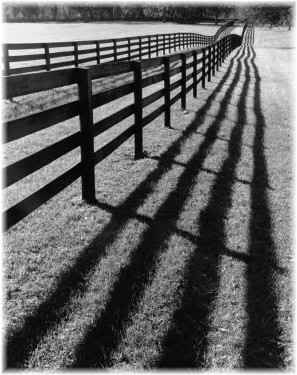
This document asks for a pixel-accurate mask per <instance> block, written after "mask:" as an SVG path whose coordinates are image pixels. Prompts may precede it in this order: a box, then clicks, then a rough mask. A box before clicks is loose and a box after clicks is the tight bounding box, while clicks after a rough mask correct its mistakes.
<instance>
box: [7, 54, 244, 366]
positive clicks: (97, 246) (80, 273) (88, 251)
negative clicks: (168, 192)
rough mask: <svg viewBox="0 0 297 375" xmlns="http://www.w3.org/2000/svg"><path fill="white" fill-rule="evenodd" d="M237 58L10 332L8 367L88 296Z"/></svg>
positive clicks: (18, 362) (24, 358)
mask: <svg viewBox="0 0 297 375" xmlns="http://www.w3.org/2000/svg"><path fill="white" fill-rule="evenodd" d="M238 53H239V51H238V52H237V54H238ZM235 59H236V55H235V56H234V57H233V58H232V59H231V61H230V65H229V68H228V70H227V71H226V73H225V74H224V76H223V78H222V80H221V82H220V83H219V84H218V86H217V87H216V88H215V90H214V91H213V93H212V94H211V95H210V96H209V98H208V100H207V102H206V103H205V105H204V106H203V107H202V108H201V109H200V110H199V111H198V112H197V116H196V117H197V119H198V120H199V121H198V120H196V121H194V122H193V123H191V124H190V125H189V127H188V128H187V129H186V130H185V131H184V132H183V133H182V135H181V137H180V138H179V139H178V140H177V141H175V142H174V143H173V144H172V145H170V146H169V148H168V149H167V150H166V151H165V152H164V153H163V154H162V155H161V159H160V162H159V165H158V167H157V168H156V169H155V170H154V171H152V172H151V173H150V174H149V175H148V176H147V177H146V179H145V180H143V181H142V182H141V183H140V184H139V186H138V187H137V188H136V189H135V190H134V191H133V192H132V193H131V194H130V195H129V197H128V198H127V199H126V200H125V201H124V202H123V203H122V204H121V205H120V206H119V207H118V209H117V214H116V215H113V216H112V218H111V220H110V222H109V223H108V224H107V225H106V226H105V227H104V228H103V230H102V231H101V232H100V233H99V234H98V236H97V237H95V238H94V239H93V241H92V242H91V244H90V245H89V246H88V247H87V248H85V249H84V250H83V251H82V252H81V254H80V255H79V256H78V257H77V259H76V261H75V263H74V264H73V265H72V266H71V267H70V268H69V269H67V270H65V271H64V272H63V273H62V274H61V275H60V277H59V280H58V282H57V286H56V288H55V290H54V291H53V292H52V293H51V294H50V295H49V296H48V298H47V299H46V300H45V301H44V302H43V303H41V304H40V305H39V306H38V308H37V309H36V310H35V311H34V312H33V313H32V314H31V315H30V316H28V317H27V318H25V322H24V324H23V326H22V327H20V328H19V329H17V330H16V331H14V332H8V334H7V338H6V353H5V354H6V358H5V360H6V367H7V368H23V367H24V365H25V362H26V361H27V360H28V358H29V357H30V355H31V353H32V352H33V350H34V349H35V348H36V346H37V344H38V343H39V341H40V340H41V339H42V337H44V336H45V335H46V334H47V333H48V332H49V330H50V329H52V328H54V327H55V326H56V325H57V324H58V323H59V322H60V320H61V319H62V318H63V317H64V316H65V314H66V313H67V305H68V304H69V302H70V300H71V298H73V297H75V296H76V295H78V294H83V293H84V291H85V288H86V285H87V280H88V278H89V277H90V274H91V273H92V271H93V269H94V268H95V267H96V266H97V265H98V263H99V262H100V260H101V259H102V258H103V257H104V256H105V255H106V249H107V248H108V246H110V244H111V243H112V242H114V241H115V239H116V237H117V235H118V234H119V233H120V231H121V230H122V229H123V227H124V225H125V223H126V222H127V221H128V220H129V218H130V217H131V212H134V211H136V209H137V207H139V206H140V205H141V204H142V203H143V202H144V200H145V199H146V198H147V197H148V196H149V194H151V193H152V192H153V187H154V185H156V184H157V182H158V181H159V180H160V179H161V177H162V176H163V175H164V174H165V173H166V172H167V171H168V170H169V169H170V168H171V167H172V164H171V162H170V160H172V159H173V158H174V157H175V156H176V155H178V153H179V152H180V149H181V147H182V144H183V142H185V140H186V139H187V138H188V137H189V136H190V135H191V134H192V133H193V132H195V131H196V130H197V128H198V127H199V124H200V121H202V119H203V116H204V115H205V113H206V112H207V110H208V109H209V108H210V106H211V104H212V101H213V100H214V99H215V97H216V95H217V94H218V93H219V92H220V90H221V89H222V87H223V84H224V82H225V81H226V80H227V79H228V77H229V75H230V74H231V71H232V69H233V65H234V61H235ZM159 241H160V240H159Z"/></svg>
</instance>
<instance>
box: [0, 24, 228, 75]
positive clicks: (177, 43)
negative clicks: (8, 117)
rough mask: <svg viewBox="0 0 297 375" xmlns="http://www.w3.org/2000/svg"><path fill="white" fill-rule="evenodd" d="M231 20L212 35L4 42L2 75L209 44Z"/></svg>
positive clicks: (153, 55) (161, 53) (101, 61)
mask: <svg viewBox="0 0 297 375" xmlns="http://www.w3.org/2000/svg"><path fill="white" fill-rule="evenodd" d="M234 22H235V21H229V22H227V23H225V24H224V25H223V26H221V27H220V28H219V29H218V30H217V32H216V34H215V35H213V36H206V35H201V34H196V33H171V34H154V35H143V36H132V37H123V38H116V39H102V40H89V41H72V42H52V43H8V44H4V46H3V48H4V53H3V56H4V71H5V72H4V74H5V75H12V74H22V73H29V72H37V71H44V70H46V71H50V70H54V69H61V68H67V67H71V66H73V67H74V66H75V67H78V66H84V65H86V64H87V65H94V64H101V63H104V62H110V61H116V62H119V61H126V60H128V61H131V60H135V59H136V60H143V59H144V58H147V59H150V58H152V57H157V56H159V55H165V54H167V53H172V52H176V51H177V50H181V49H187V48H192V47H195V46H196V47H197V46H206V45H209V44H213V43H215V42H216V41H217V40H218V39H219V38H220V37H223V36H225V35H226V33H228V32H230V30H231V29H232V27H234V26H233V25H234ZM61 59H62V60H61Z"/></svg>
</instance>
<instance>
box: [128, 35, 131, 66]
mask: <svg viewBox="0 0 297 375" xmlns="http://www.w3.org/2000/svg"><path fill="white" fill-rule="evenodd" d="M128 60H129V61H130V60H131V40H130V38H128Z"/></svg>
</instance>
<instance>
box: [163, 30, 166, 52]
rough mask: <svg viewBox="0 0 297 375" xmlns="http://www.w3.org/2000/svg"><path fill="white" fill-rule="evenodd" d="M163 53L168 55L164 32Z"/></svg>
mask: <svg viewBox="0 0 297 375" xmlns="http://www.w3.org/2000/svg"><path fill="white" fill-rule="evenodd" d="M163 55H166V49H165V34H163Z"/></svg>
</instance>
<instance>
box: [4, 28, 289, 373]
mask: <svg viewBox="0 0 297 375" xmlns="http://www.w3.org/2000/svg"><path fill="white" fill-rule="evenodd" d="M255 37H256V38H255V45H254V47H245V48H241V49H237V50H236V51H234V52H233V53H232V55H231V56H230V57H229V58H228V59H227V60H226V61H225V62H224V64H223V66H222V67H221V68H220V71H219V72H218V73H217V74H216V76H215V78H214V79H213V80H212V82H211V83H208V84H207V89H206V90H202V89H199V91H198V98H197V99H193V98H191V95H189V97H188V98H189V99H188V105H187V112H186V113H184V112H182V111H181V110H180V108H179V103H177V105H176V106H175V107H174V108H173V110H172V129H166V128H164V126H163V117H162V116H161V117H160V118H158V119H157V120H155V121H154V122H153V123H152V124H151V125H149V126H148V127H147V128H146V129H145V132H144V140H145V151H146V157H145V158H143V159H141V160H138V161H134V160H133V140H130V141H128V142H127V143H125V144H124V145H123V146H121V147H120V148H119V149H118V150H117V151H116V152H114V153H113V154H112V155H111V156H110V157H109V158H108V159H106V160H105V161H104V162H103V163H101V164H99V165H98V167H97V168H96V197H97V204H96V205H93V206H90V205H87V204H85V203H83V202H81V199H80V194H81V191H80V182H79V181H77V182H75V183H74V184H72V185H71V186H69V187H68V188H67V189H65V190H64V191H63V192H61V193H60V194H59V195H57V196H56V197H55V198H53V199H52V200H51V201H50V202H48V204H46V205H44V206H42V207H41V208H40V209H38V210H37V211H35V212H33V213H32V214H31V215H30V216H29V217H27V218H26V219H25V220H23V221H22V222H20V223H19V224H17V225H16V226H15V227H13V228H11V229H10V230H9V232H8V233H7V235H6V238H5V280H6V292H7V298H6V311H5V314H6V323H7V332H8V346H7V359H8V363H9V365H10V366H17V367H27V368H51V369H54V368H65V367H66V368H77V367H94V366H96V367H108V368H113V369H144V368H187V367H191V368H193V367H195V368H225V369H228V368H292V344H291V343H292V337H291V333H292V284H291V271H292V254H291V231H292V228H291V222H292V214H291V188H292V186H291V181H292V168H291V156H292V141H291V139H292V130H291V125H292V95H291V94H290V93H291V91H290V89H292V80H291V74H292V71H293V62H292V56H293V50H292V49H290V48H291V47H292V41H291V39H290V33H288V32H287V33H286V35H285V34H280V32H279V31H271V30H262V29H256V34H255ZM267 45H270V46H271V48H267ZM285 98H287V100H286V99H285ZM126 100H127V101H129V100H130V99H129V98H126ZM99 115H100V114H99ZM75 121H76V120H74V121H71V122H65V124H63V125H62V126H61V127H55V128H56V132H57V131H58V132H61V133H59V136H61V134H62V133H63V136H64V135H65V134H66V133H67V132H73V131H74V129H75V127H76V126H78V125H77V122H75ZM123 126H126V125H123ZM51 137H52V138H51ZM53 137H54V133H53V134H52V135H51V136H48V138H47V137H45V136H43V137H39V139H36V140H35V141H36V142H39V143H38V145H33V144H31V145H30V146H27V147H28V149H27V151H24V149H25V150H26V148H25V143H24V144H22V145H21V146H20V145H18V147H17V148H18V149H19V151H18V152H19V155H20V154H21V153H22V152H24V153H26V152H29V150H30V149H31V151H32V147H37V148H38V147H41V146H42V144H41V143H42V142H48V141H49V139H51V140H52V139H53ZM32 142H33V141H32ZM13 155H14V152H13V150H12V149H11V150H9V151H8V152H7V156H6V159H7V162H11V160H12V159H13V158H14V157H15V156H13ZM18 157H19V156H18ZM72 162H73V157H72V156H70V157H69V160H68V159H67V161H65V165H66V164H67V163H72ZM63 163H64V162H63ZM63 163H62V164H63ZM65 165H64V167H65ZM67 165H68V164H67ZM56 168H62V167H58V166H56V167H55V166H54V167H53V170H52V172H49V171H45V172H42V176H43V177H40V181H42V182H44V181H45V179H46V178H48V177H49V176H50V177H52V174H53V173H58V172H59V171H60V170H58V171H56V172H54V171H55V169H56ZM40 181H38V183H40ZM22 183H23V185H20V186H19V187H18V188H17V189H16V190H15V191H11V193H10V194H9V195H8V198H7V201H9V204H12V203H11V202H13V201H14V199H16V198H15V196H17V198H18V199H20V197H22V194H26V193H27V191H28V189H29V188H32V181H31V182H30V183H29V182H28V184H27V185H26V183H25V182H22ZM38 183H36V184H38ZM34 188H35V186H34ZM24 192H25V193H24ZM11 196H12V197H11Z"/></svg>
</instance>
